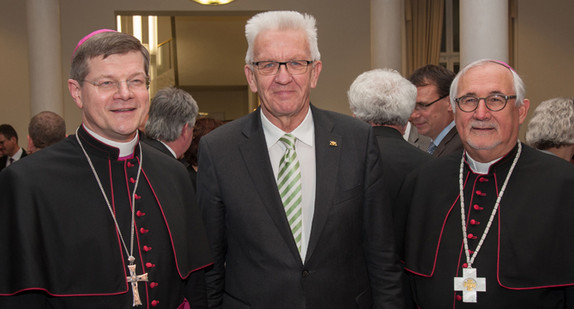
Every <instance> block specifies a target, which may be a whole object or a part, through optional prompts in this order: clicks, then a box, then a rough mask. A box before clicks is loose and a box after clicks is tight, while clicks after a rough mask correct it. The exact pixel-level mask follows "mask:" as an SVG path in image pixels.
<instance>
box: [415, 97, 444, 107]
mask: <svg viewBox="0 0 574 309" xmlns="http://www.w3.org/2000/svg"><path fill="white" fill-rule="evenodd" d="M446 97H448V94H447V95H443V96H442V97H440V98H438V99H436V100H434V101H432V102H430V103H426V104H424V103H417V104H416V105H415V110H417V111H421V110H425V109H427V108H428V107H429V106H431V105H433V104H435V103H436V102H438V101H440V100H442V99H444V98H446Z"/></svg>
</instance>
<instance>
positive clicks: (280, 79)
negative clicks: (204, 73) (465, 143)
mask: <svg viewBox="0 0 574 309" xmlns="http://www.w3.org/2000/svg"><path fill="white" fill-rule="evenodd" d="M245 32H246V37H247V42H248V50H247V55H246V65H245V69H244V71H245V76H246V78H247V81H248V83H249V86H250V88H251V90H252V91H254V92H257V94H258V96H259V100H260V101H261V106H260V107H259V108H258V109H257V110H256V111H255V112H253V113H251V114H249V115H247V116H245V117H243V118H241V119H238V120H235V121H233V122H230V123H228V124H225V125H223V126H221V127H219V128H217V129H215V130H213V131H212V132H210V133H209V134H207V135H206V136H204V137H203V138H202V139H201V141H200V147H199V166H198V180H197V185H198V188H197V191H198V198H199V204H200V207H201V208H202V211H203V216H204V221H205V223H206V228H207V231H208V237H209V240H210V243H211V248H212V249H213V251H214V254H215V265H214V268H213V270H211V271H209V272H208V273H207V277H208V278H207V284H208V298H209V305H210V307H211V308H252V309H268V308H275V309H282V308H285V309H304V308H330V309H338V308H340V309H348V308H402V298H401V286H400V276H401V269H400V267H398V264H397V259H396V254H395V250H394V246H395V245H394V241H393V230H392V221H391V205H390V202H389V198H388V194H387V192H386V190H385V187H384V185H383V177H382V168H381V164H384V162H381V160H380V157H379V150H378V146H377V142H376V140H375V136H374V134H373V131H372V129H371V127H370V126H369V125H368V124H366V123H363V122H361V121H359V120H357V119H353V118H352V117H350V116H346V115H341V114H337V113H334V112H329V111H325V110H321V109H319V108H317V107H315V106H314V105H311V104H310V99H309V96H310V92H311V89H312V88H315V86H316V85H317V80H318V78H319V73H320V72H321V68H322V62H321V60H320V54H319V49H318V45H317V29H316V27H315V19H314V18H313V17H312V16H309V15H306V14H305V15H304V14H300V13H298V12H292V11H275V12H265V13H260V14H258V15H256V16H254V17H253V18H251V19H250V20H249V21H248V22H247V25H246V27H245ZM325 104H327V103H325Z"/></svg>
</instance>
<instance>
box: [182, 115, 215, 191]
mask: <svg viewBox="0 0 574 309" xmlns="http://www.w3.org/2000/svg"><path fill="white" fill-rule="evenodd" d="M222 125H223V121H221V120H217V119H213V118H199V119H197V121H195V125H194V126H193V140H192V141H191V145H189V148H188V149H187V150H186V151H185V153H184V154H183V157H184V159H185V161H186V163H187V164H188V166H187V171H188V172H189V174H190V175H191V182H192V183H193V186H194V187H196V186H197V151H198V150H199V141H200V140H201V138H202V137H203V136H204V135H205V134H207V133H209V132H211V131H213V130H214V129H215V128H217V127H219V126H222Z"/></svg>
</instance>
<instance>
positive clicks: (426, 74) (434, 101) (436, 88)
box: [409, 64, 462, 158]
mask: <svg viewBox="0 0 574 309" xmlns="http://www.w3.org/2000/svg"><path fill="white" fill-rule="evenodd" d="M454 76H455V74H454V72H452V71H450V70H448V69H446V68H444V67H442V66H440V65H434V64H429V65H425V66H423V67H420V68H418V69H417V70H415V71H414V72H413V74H411V76H410V77H409V80H410V81H411V83H413V84H414V85H415V86H416V87H417V99H416V105H415V108H414V111H413V113H412V114H411V118H410V119H409V120H410V121H411V124H413V125H414V126H415V127H416V128H417V132H418V134H420V135H424V136H426V137H429V138H430V143H429V145H428V146H427V148H426V149H423V150H425V151H426V152H428V153H430V154H431V155H432V156H433V157H435V158H438V157H442V156H446V155H448V154H451V153H453V152H456V153H460V152H462V142H461V141H460V137H459V136H458V132H457V131H456V127H455V123H454V116H453V111H452V107H451V105H450V97H449V91H450V84H451V83H452V80H453V79H454ZM409 141H412V138H409ZM421 141H424V140H423V139H421ZM415 146H417V147H418V148H422V145H420V144H418V143H415Z"/></svg>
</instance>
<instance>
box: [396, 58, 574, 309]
mask: <svg viewBox="0 0 574 309" xmlns="http://www.w3.org/2000/svg"><path fill="white" fill-rule="evenodd" d="M450 96H451V104H452V109H453V110H454V111H455V114H454V118H455V122H456V129H457V130H458V133H459V135H460V138H461V141H462V143H463V145H464V152H463V153H462V154H461V155H460V156H454V155H452V156H448V157H444V158H439V159H437V160H434V161H431V162H429V163H428V164H426V165H424V166H423V167H422V168H421V169H420V170H418V171H417V172H416V173H414V174H412V175H410V177H409V179H407V181H406V182H405V186H404V187H403V191H402V192H401V206H402V207H403V208H401V209H402V210H405V212H404V213H403V214H400V215H399V216H398V220H400V221H401V222H403V226H404V234H403V233H401V234H400V235H399V236H401V237H402V238H404V241H401V242H400V244H401V245H402V246H403V248H404V249H401V250H400V251H401V253H402V255H403V257H404V259H405V263H406V266H405V267H406V269H407V271H408V272H410V274H409V278H410V280H411V288H412V289H413V293H412V295H413V296H414V300H415V303H416V304H417V305H418V306H419V307H420V308H489V309H491V308H573V307H574V272H573V271H572V261H573V260H574V245H573V243H572V239H571V235H574V225H573V224H572V222H573V220H574V190H572V188H574V167H573V166H572V164H570V163H568V162H566V161H565V160H561V159H559V158H555V157H553V156H549V155H547V154H544V153H542V152H539V151H537V150H535V149H532V148H530V147H529V146H526V145H525V144H522V143H521V142H520V141H519V140H518V134H519V127H520V125H521V124H522V123H523V122H524V119H525V118H526V115H527V113H528V108H529V106H530V102H529V100H528V99H526V98H525V90H524V84H523V82H522V79H521V78H520V77H519V76H518V74H517V73H516V72H515V71H514V70H513V69H512V68H511V67H510V66H508V65H507V64H505V63H503V62H500V61H495V60H479V61H476V62H474V63H471V64H470V65H468V66H467V67H465V68H464V69H463V70H462V71H461V72H460V73H458V75H457V76H456V78H455V79H454V81H453V83H452V87H451V91H450ZM403 236H404V237H403Z"/></svg>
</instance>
